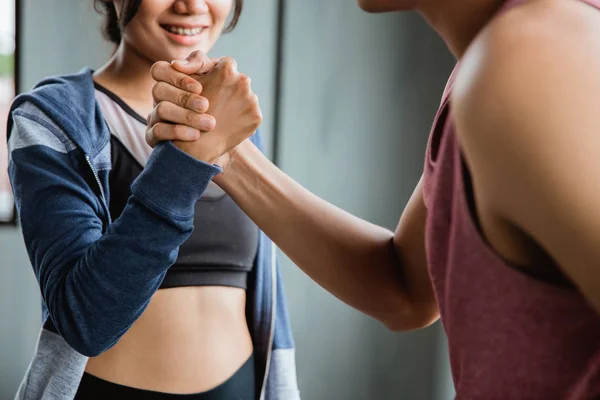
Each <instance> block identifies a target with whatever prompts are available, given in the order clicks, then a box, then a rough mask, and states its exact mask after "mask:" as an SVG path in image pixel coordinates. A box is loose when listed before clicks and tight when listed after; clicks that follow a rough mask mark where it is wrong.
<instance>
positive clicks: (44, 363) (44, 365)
mask: <svg viewBox="0 0 600 400" xmlns="http://www.w3.org/2000/svg"><path fill="white" fill-rule="evenodd" d="M86 364H87V357H85V356H83V355H81V354H79V353H77V352H76V351H75V350H73V349H72V348H71V347H70V346H69V345H68V344H67V342H65V341H64V339H63V338H62V337H60V336H58V335H57V334H55V333H52V332H49V331H47V330H44V329H42V331H41V332H40V336H39V339H38V345H37V349H36V352H35V356H34V358H33V360H32V361H31V364H30V365H29V368H28V370H27V374H26V376H25V379H23V382H22V383H21V386H20V388H19V391H18V393H17V395H16V397H15V400H40V399H41V400H68V399H73V398H74V397H75V393H76V392H77V387H78V386H79V381H80V380H81V376H82V375H83V371H84V369H85V365H86Z"/></svg>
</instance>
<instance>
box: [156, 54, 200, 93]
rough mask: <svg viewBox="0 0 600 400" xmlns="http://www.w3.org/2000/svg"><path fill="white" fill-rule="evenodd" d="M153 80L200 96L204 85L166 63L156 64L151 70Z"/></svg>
mask: <svg viewBox="0 0 600 400" xmlns="http://www.w3.org/2000/svg"><path fill="white" fill-rule="evenodd" d="M150 73H151V74H152V78H154V80H155V81H157V82H166V83H168V84H170V85H172V86H175V87H176V88H179V89H181V90H185V91H187V92H191V93H196V94H200V93H201V92H202V85H201V84H200V82H198V81H197V80H196V79H194V78H192V77H191V76H188V75H186V74H184V73H182V72H179V71H177V70H176V69H175V68H173V67H172V66H171V64H169V63H168V62H166V61H159V62H157V63H154V65H153V66H152V68H151V69H150Z"/></svg>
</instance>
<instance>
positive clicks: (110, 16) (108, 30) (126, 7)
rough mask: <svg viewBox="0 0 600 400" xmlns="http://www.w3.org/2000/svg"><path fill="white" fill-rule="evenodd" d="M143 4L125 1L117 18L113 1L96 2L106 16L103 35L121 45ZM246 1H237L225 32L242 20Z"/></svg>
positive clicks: (137, 1)
mask: <svg viewBox="0 0 600 400" xmlns="http://www.w3.org/2000/svg"><path fill="white" fill-rule="evenodd" d="M140 4H142V0H123V4H122V7H121V12H120V14H121V18H120V19H119V17H118V16H117V10H116V9H115V5H114V4H113V2H112V1H109V0H94V8H95V9H96V11H97V12H99V13H102V14H104V18H105V20H104V27H103V29H102V33H103V35H104V37H105V38H106V39H107V40H110V41H111V42H113V43H115V44H117V45H118V44H119V43H121V32H122V31H123V29H124V28H125V27H126V26H127V24H128V23H130V22H131V20H132V19H133V17H134V16H135V14H136V13H137V11H138V9H139V8H140ZM243 5H244V0H235V4H234V6H233V15H232V17H231V21H230V22H229V24H228V25H227V27H226V28H225V30H224V31H223V32H231V31H232V30H233V28H235V26H236V25H237V23H238V20H239V19H240V14H241V13H242V6H243Z"/></svg>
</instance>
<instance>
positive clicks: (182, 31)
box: [166, 26, 202, 36]
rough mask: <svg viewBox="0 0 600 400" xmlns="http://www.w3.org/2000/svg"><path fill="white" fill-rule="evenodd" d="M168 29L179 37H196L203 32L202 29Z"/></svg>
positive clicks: (172, 27) (168, 27) (169, 27)
mask: <svg viewBox="0 0 600 400" xmlns="http://www.w3.org/2000/svg"><path fill="white" fill-rule="evenodd" d="M166 28H167V30H168V31H169V32H172V33H176V34H178V35H183V36H194V35H197V34H199V33H200V32H201V31H202V28H194V29H187V28H178V27H176V26H167V27H166Z"/></svg>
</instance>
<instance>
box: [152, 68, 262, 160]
mask: <svg viewBox="0 0 600 400" xmlns="http://www.w3.org/2000/svg"><path fill="white" fill-rule="evenodd" d="M207 60H208V61H207ZM199 65H200V66H202V67H204V69H201V70H198V69H197V67H198V66H199ZM212 65H214V61H213V60H210V59H208V58H206V59H204V60H201V59H200V58H192V59H188V63H185V64H183V63H179V62H174V63H173V64H172V66H170V67H171V69H172V70H173V71H172V72H171V74H169V75H168V76H160V75H157V74H155V79H156V80H157V81H158V83H157V86H158V85H159V84H160V85H161V86H162V87H163V89H162V90H160V91H159V90H155V91H154V92H155V93H154V95H155V101H156V102H157V108H156V109H155V112H153V114H152V115H153V118H151V120H150V121H149V128H148V131H147V140H148V143H150V144H151V145H152V144H153V143H156V142H157V141H160V140H173V141H174V144H175V145H176V146H177V147H179V148H180V149H182V150H183V151H185V152H186V153H188V154H190V155H191V156H193V157H196V158H197V159H199V160H202V161H205V162H209V163H219V164H223V163H226V159H227V158H228V155H227V153H228V152H229V151H230V150H231V149H233V148H235V147H236V146H237V145H238V144H239V143H241V142H243V141H244V140H245V139H247V138H249V137H250V136H252V134H254V132H255V131H256V129H257V128H258V126H259V125H260V123H261V122H262V114H261V111H260V107H259V105H258V98H257V97H256V95H255V94H254V93H253V92H252V90H251V88H250V79H249V78H248V77H247V76H245V75H244V74H241V73H239V72H238V71H237V64H236V62H235V60H234V59H232V58H229V57H224V58H221V59H219V60H218V61H217V62H216V65H214V67H213V68H212V69H209V68H206V67H207V66H208V67H212ZM175 69H179V71H177V70H175ZM206 70H208V72H207V71H206ZM182 72H184V73H185V74H192V76H194V77H195V79H197V81H198V83H199V84H200V85H201V86H202V88H203V89H202V95H203V96H204V97H205V98H206V99H207V100H208V102H209V104H208V109H207V110H206V112H207V113H208V114H210V115H211V116H212V117H213V118H214V120H215V126H214V127H213V129H212V130H210V132H208V131H207V130H203V129H199V130H200V131H202V133H201V134H200V135H199V137H196V138H192V137H191V136H190V135H186V134H185V133H186V132H188V130H189V129H190V128H194V129H197V128H196V126H197V125H196V121H195V118H197V117H196V115H198V114H199V113H197V112H193V113H192V112H189V106H188V104H189V95H191V94H193V92H191V91H189V90H188V92H187V94H185V95H184V94H183V93H181V92H178V91H177V90H178V89H179V90H180V86H177V85H176V84H174V83H173V82H177V81H176V80H175V79H173V76H179V75H178V74H181V73H182ZM165 85H167V86H170V88H169V89H168V90H167V87H166V86H165ZM174 86H177V87H174ZM161 103H162V104H163V106H162V107H161V108H162V110H159V107H158V106H159V105H160V104H161ZM159 111H161V112H159ZM160 124H165V125H172V126H171V127H170V128H169V130H168V132H169V134H170V135H169V136H168V137H167V135H162V136H161V135H157V134H156V133H157V128H156V127H157V126H158V127H159V129H158V133H159V134H160V133H161V128H160V127H161V125H160ZM162 129H164V128H162ZM165 131H166V129H165ZM163 132H164V131H163Z"/></svg>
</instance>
